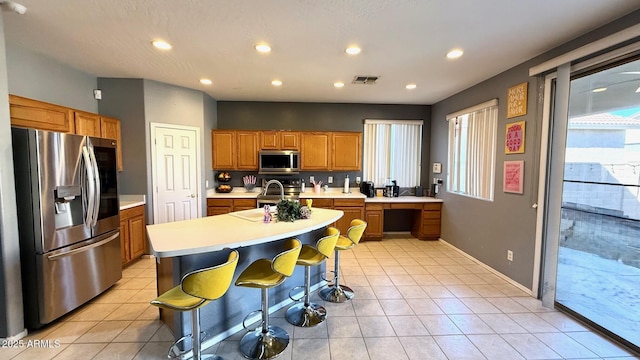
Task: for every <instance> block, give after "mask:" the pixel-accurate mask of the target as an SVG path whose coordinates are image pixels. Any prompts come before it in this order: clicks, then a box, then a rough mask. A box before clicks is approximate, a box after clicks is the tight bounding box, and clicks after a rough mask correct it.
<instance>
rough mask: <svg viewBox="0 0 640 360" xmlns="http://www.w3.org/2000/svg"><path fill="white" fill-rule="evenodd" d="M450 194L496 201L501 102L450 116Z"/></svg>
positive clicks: (490, 102)
mask: <svg viewBox="0 0 640 360" xmlns="http://www.w3.org/2000/svg"><path fill="white" fill-rule="evenodd" d="M447 121H448V122H449V166H448V172H447V191H449V192H451V193H455V194H460V195H465V196H470V197H474V198H478V199H483V200H489V201H493V192H494V182H495V163H496V160H495V159H496V137H497V124H498V100H497V99H494V100H491V101H487V102H485V103H482V104H479V105H476V106H473V107H471V108H468V109H465V110H461V111H458V112H456V113H453V114H449V115H447Z"/></svg>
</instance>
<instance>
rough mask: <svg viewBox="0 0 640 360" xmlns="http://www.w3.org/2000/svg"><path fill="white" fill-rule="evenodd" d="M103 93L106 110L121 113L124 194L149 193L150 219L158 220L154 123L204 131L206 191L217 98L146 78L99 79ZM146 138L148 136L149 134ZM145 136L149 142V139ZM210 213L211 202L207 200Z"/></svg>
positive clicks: (110, 113)
mask: <svg viewBox="0 0 640 360" xmlns="http://www.w3.org/2000/svg"><path fill="white" fill-rule="evenodd" d="M98 85H99V87H100V89H101V90H102V92H103V100H101V101H100V106H99V110H100V114H104V115H108V116H113V117H117V118H119V119H120V122H121V124H120V125H121V128H122V143H123V148H122V156H123V171H122V172H121V173H120V178H119V180H120V183H119V184H120V194H146V195H147V206H146V210H147V222H148V223H149V224H151V223H153V198H152V188H151V183H152V168H151V147H150V144H151V140H150V132H149V129H150V124H151V123H165V124H174V125H184V126H192V127H197V128H199V129H200V143H201V144H202V146H201V161H200V166H201V167H202V174H201V175H202V176H201V179H200V181H201V194H204V190H205V181H204V180H205V179H206V180H209V181H210V183H211V184H212V183H213V174H212V172H211V170H210V169H211V152H210V150H209V149H211V135H210V133H211V129H212V128H214V127H215V126H216V123H217V120H216V101H215V99H212V98H211V97H209V96H208V95H206V94H204V93H202V92H201V91H198V90H193V89H187V88H183V87H179V86H174V85H169V84H164V83H160V82H157V81H152V80H144V79H121V78H99V79H98ZM143 136H144V137H143ZM143 139H144V140H143ZM201 210H202V214H203V215H204V214H206V201H205V200H204V199H203V201H202V207H201Z"/></svg>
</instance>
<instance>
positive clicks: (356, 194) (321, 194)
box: [300, 188, 366, 199]
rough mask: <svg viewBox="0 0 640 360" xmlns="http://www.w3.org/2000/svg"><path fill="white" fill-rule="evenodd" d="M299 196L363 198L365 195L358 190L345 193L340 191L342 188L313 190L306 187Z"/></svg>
mask: <svg viewBox="0 0 640 360" xmlns="http://www.w3.org/2000/svg"><path fill="white" fill-rule="evenodd" d="M300 198H303V199H321V198H324V199H338V198H340V199H344V198H346V199H364V198H366V196H365V195H364V194H363V193H361V192H360V191H358V190H352V191H351V192H350V193H348V194H345V193H343V192H342V188H329V190H328V191H324V190H322V191H321V192H319V193H317V192H313V190H312V189H307V190H306V191H305V192H303V193H300Z"/></svg>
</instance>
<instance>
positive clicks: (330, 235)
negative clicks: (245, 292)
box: [285, 227, 340, 327]
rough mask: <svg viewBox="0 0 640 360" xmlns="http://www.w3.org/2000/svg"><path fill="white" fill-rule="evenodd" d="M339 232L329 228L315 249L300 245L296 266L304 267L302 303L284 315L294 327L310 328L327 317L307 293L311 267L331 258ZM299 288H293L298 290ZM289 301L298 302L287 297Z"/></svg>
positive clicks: (309, 285)
mask: <svg viewBox="0 0 640 360" xmlns="http://www.w3.org/2000/svg"><path fill="white" fill-rule="evenodd" d="M339 237H340V230H338V229H336V228H334V227H330V228H327V229H326V230H325V231H324V236H323V237H322V238H321V239H320V240H318V242H317V243H316V247H313V246H310V245H302V250H301V251H300V256H298V261H297V262H296V264H297V265H301V266H304V303H298V304H295V305H293V306H291V307H289V309H287V312H286V314H285V317H286V318H287V321H288V322H289V323H291V324H293V325H295V326H301V327H312V326H316V325H318V324H320V323H321V322H323V321H324V320H325V319H326V317H327V310H326V309H325V308H324V307H323V306H321V305H318V304H314V303H311V302H310V301H309V293H310V292H311V289H310V288H311V284H310V283H311V267H312V266H318V265H320V264H322V263H323V262H324V261H325V260H326V259H327V258H328V257H330V256H331V254H332V253H333V250H334V249H335V247H336V243H337V242H338V238H339ZM298 288H300V286H297V287H295V288H294V289H298ZM289 297H290V298H291V300H294V301H299V300H300V299H294V298H293V297H291V295H289Z"/></svg>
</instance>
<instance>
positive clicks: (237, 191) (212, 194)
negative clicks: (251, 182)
mask: <svg viewBox="0 0 640 360" xmlns="http://www.w3.org/2000/svg"><path fill="white" fill-rule="evenodd" d="M261 191H262V188H259V187H256V188H254V189H253V191H251V192H247V190H245V189H244V187H242V186H239V187H235V188H233V190H231V192H230V193H219V192H216V189H207V198H211V199H255V198H257V197H258V194H260V192H261Z"/></svg>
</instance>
